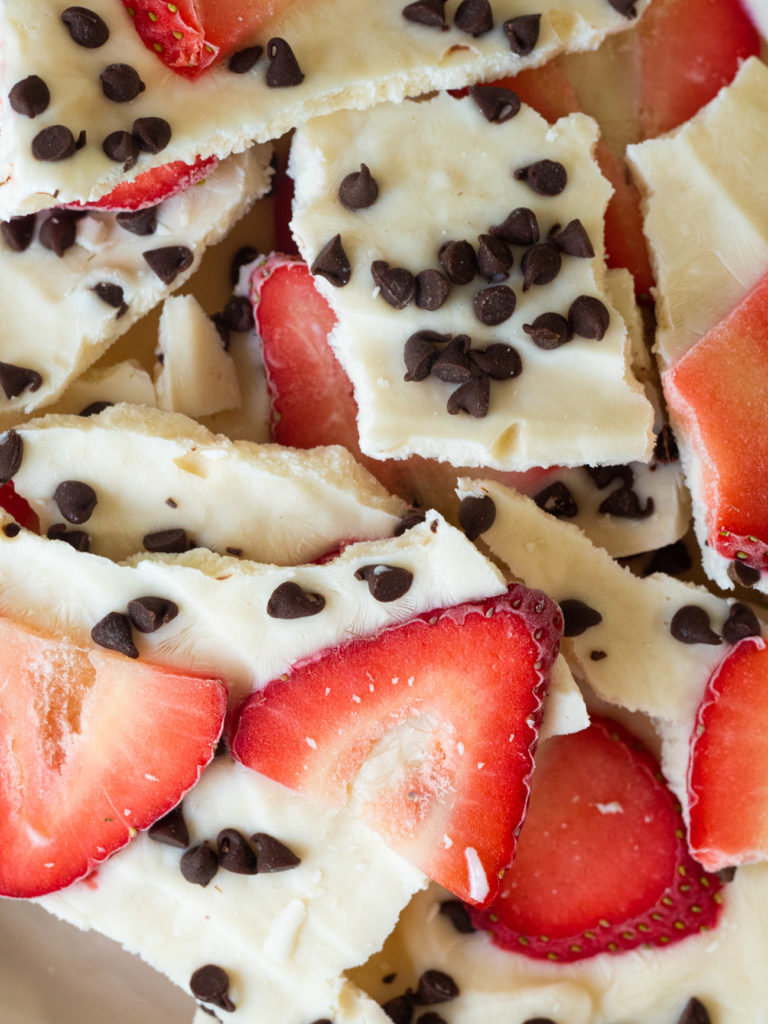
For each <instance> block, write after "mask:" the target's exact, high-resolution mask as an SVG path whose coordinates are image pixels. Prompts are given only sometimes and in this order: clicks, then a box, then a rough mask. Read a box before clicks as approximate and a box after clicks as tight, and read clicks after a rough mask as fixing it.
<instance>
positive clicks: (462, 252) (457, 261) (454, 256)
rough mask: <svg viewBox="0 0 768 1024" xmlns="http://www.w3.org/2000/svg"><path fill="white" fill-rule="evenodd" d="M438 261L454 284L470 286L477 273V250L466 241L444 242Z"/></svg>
mask: <svg viewBox="0 0 768 1024" xmlns="http://www.w3.org/2000/svg"><path fill="white" fill-rule="evenodd" d="M438 259H439V261H440V266H441V267H442V268H443V270H444V271H445V273H446V275H447V277H448V280H449V281H451V282H452V283H453V284H469V282H470V281H471V280H472V279H473V278H474V276H475V274H476V273H477V258H476V256H475V250H474V249H473V248H472V246H471V244H470V243H469V242H468V241H466V239H462V240H461V241H459V242H455V241H449V242H443V244H442V245H441V246H440V252H439V254H438Z"/></svg>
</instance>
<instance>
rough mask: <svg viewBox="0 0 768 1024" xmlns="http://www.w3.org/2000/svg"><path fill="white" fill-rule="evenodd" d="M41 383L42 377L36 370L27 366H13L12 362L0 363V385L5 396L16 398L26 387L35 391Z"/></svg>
mask: <svg viewBox="0 0 768 1024" xmlns="http://www.w3.org/2000/svg"><path fill="white" fill-rule="evenodd" d="M42 383H43V378H42V377H41V376H40V374H39V373H38V372H37V370H30V369H29V367H27V366H14V364H13V363H0V387H2V389H3V392H4V393H5V397H6V398H18V396H19V395H20V394H21V393H22V392H23V391H26V390H27V388H29V390H30V391H37V389H38V388H39V387H40V385H41V384H42Z"/></svg>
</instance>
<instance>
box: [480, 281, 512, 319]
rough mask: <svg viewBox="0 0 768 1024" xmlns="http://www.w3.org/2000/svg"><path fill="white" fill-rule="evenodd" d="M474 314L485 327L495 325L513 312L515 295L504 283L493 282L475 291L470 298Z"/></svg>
mask: <svg viewBox="0 0 768 1024" xmlns="http://www.w3.org/2000/svg"><path fill="white" fill-rule="evenodd" d="M472 305H473V308H474V310H475V316H476V317H477V319H478V320H479V321H480V323H481V324H483V325H484V326H485V327H497V326H498V325H499V324H503V323H504V321H505V320H509V318H510V317H511V316H512V314H513V313H514V312H515V306H516V305H517V296H516V295H515V293H514V292H513V291H512V289H511V288H510V287H509V285H506V284H493V285H491V287H490V288H483V289H482V290H481V291H479V292H475V295H474V298H473V299H472Z"/></svg>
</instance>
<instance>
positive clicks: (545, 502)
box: [533, 480, 579, 519]
mask: <svg viewBox="0 0 768 1024" xmlns="http://www.w3.org/2000/svg"><path fill="white" fill-rule="evenodd" d="M533 500H534V501H535V502H536V504H537V505H538V506H539V508H540V509H542V510H543V511H544V512H548V513H549V514H550V515H551V516H554V517H555V519H573V517H574V516H577V515H578V514H579V506H578V505H577V504H576V501H575V499H574V497H573V495H572V494H571V492H570V491H569V489H568V488H567V487H566V485H565V484H564V483H563V481H562V480H555V481H554V483H551V484H548V485H547V486H546V487H544V488H543V489H542V490H540V491H539V492H538V494H534V496H533Z"/></svg>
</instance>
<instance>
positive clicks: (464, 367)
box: [432, 334, 474, 384]
mask: <svg viewBox="0 0 768 1024" xmlns="http://www.w3.org/2000/svg"><path fill="white" fill-rule="evenodd" d="M469 346H470V339H469V337H468V335H466V334H457V335H456V337H455V338H451V340H450V341H449V342H448V344H447V345H446V346H445V348H444V349H443V351H442V352H441V353H440V354H439V355H438V357H437V359H435V361H434V363H433V364H432V376H433V377H437V379H438V380H442V381H445V382H446V383H447V384H465V383H466V382H467V381H468V380H472V378H473V377H474V374H473V372H472V364H471V363H470V361H469V356H468V354H467V353H468V352H469Z"/></svg>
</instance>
